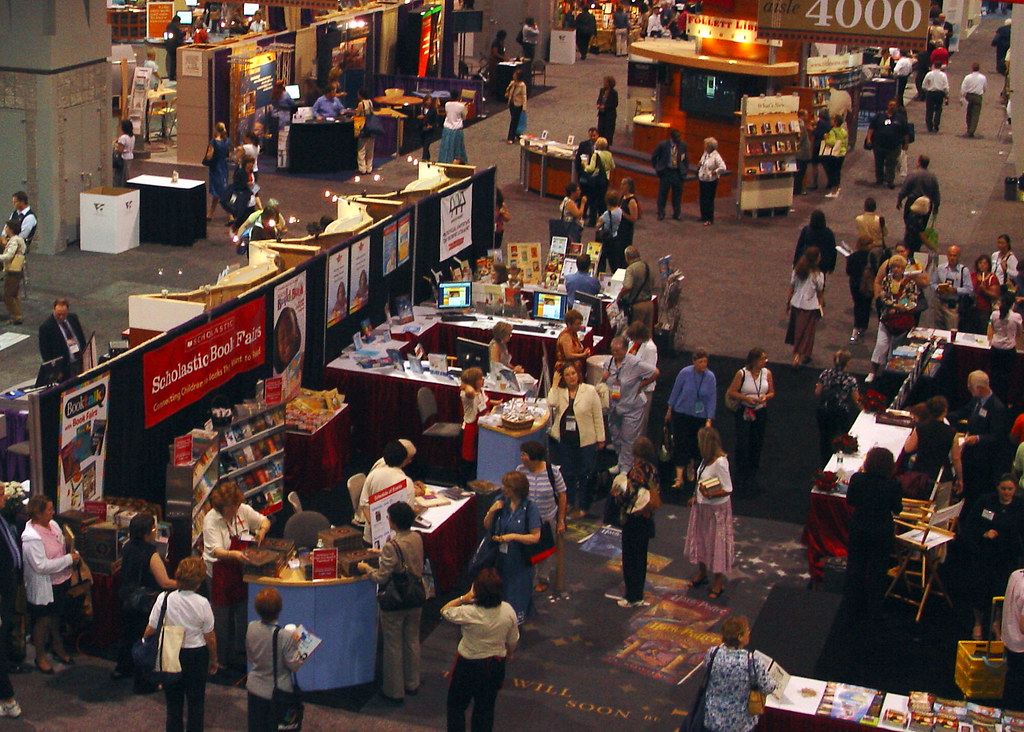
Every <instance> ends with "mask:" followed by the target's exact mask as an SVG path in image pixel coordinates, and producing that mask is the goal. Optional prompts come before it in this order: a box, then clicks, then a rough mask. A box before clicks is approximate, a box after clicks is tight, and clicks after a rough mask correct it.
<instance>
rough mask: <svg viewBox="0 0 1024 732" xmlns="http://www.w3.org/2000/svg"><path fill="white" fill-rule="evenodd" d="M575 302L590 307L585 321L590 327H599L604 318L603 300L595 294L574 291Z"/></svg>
mask: <svg viewBox="0 0 1024 732" xmlns="http://www.w3.org/2000/svg"><path fill="white" fill-rule="evenodd" d="M576 302H578V303H581V304H583V305H587V306H589V307H590V319H589V321H588V322H587V323H586V324H587V325H589V326H590V327H591V328H600V327H601V322H602V321H603V320H604V316H603V314H604V300H602V299H601V298H599V297H598V296H597V295H588V294H587V293H585V292H577V293H576Z"/></svg>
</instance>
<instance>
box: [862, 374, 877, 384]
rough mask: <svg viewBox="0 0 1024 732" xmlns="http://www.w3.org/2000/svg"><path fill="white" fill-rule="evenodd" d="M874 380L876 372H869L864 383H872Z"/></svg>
mask: <svg viewBox="0 0 1024 732" xmlns="http://www.w3.org/2000/svg"><path fill="white" fill-rule="evenodd" d="M874 380H875V375H874V374H868V375H867V376H865V377H864V383H865V384H870V383H871V382H872V381H874Z"/></svg>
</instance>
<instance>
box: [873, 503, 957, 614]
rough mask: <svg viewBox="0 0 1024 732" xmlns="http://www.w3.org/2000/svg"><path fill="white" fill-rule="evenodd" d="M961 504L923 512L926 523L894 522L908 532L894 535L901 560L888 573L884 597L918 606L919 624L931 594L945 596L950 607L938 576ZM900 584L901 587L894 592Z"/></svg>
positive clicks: (949, 601)
mask: <svg viewBox="0 0 1024 732" xmlns="http://www.w3.org/2000/svg"><path fill="white" fill-rule="evenodd" d="M963 507H964V502H963V501H960V502H959V503H957V504H955V505H952V506H947V507H946V508H943V509H937V510H926V511H925V514H924V515H927V519H925V520H920V519H919V520H916V521H913V522H910V521H904V520H903V519H901V518H900V519H896V521H895V523H896V524H897V525H898V526H902V527H904V528H906V529H909V530H908V531H904V532H903V533H899V534H896V542H897V545H898V549H899V551H900V560H899V564H897V565H896V566H895V567H894V568H893V569H891V570H889V573H890V574H891V575H892V582H891V583H890V584H889V589H888V590H886V592H885V596H886V597H895V598H897V599H900V600H903V601H904V602H908V603H910V604H911V605H914V606H915V607H917V614H916V615H915V617H914V621H915V622H920V621H921V613H923V612H924V604H925V602H927V601H928V596H929V595H932V594H936V595H939V596H940V597H944V598H945V599H946V602H947V603H948V604H949V606H950V607H953V601H952V600H951V599H950V597H949V594H948V593H947V592H946V587H945V585H944V584H943V583H942V578H941V577H940V576H939V567H940V566H941V565H942V563H943V562H944V561H945V560H946V545H947V544H948V543H949V542H951V541H952V540H953V539H954V538H956V522H957V519H958V518H959V517H960V512H961V511H962V510H963ZM901 581H902V583H903V588H902V590H901V592H902V594H900V592H897V591H896V586H897V585H898V584H900V582H901Z"/></svg>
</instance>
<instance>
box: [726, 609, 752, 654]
mask: <svg viewBox="0 0 1024 732" xmlns="http://www.w3.org/2000/svg"><path fill="white" fill-rule="evenodd" d="M749 632H750V621H749V620H747V616H746V615H733V616H732V617H729V618H726V619H725V622H724V623H722V642H723V643H725V645H727V646H728V647H729V648H739V647H740V636H741V635H743V634H744V633H749Z"/></svg>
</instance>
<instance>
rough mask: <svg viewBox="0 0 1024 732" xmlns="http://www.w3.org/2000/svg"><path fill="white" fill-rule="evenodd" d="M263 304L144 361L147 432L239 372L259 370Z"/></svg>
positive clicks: (221, 320) (219, 320)
mask: <svg viewBox="0 0 1024 732" xmlns="http://www.w3.org/2000/svg"><path fill="white" fill-rule="evenodd" d="M265 327H266V305H265V300H264V299H263V298H258V299H256V300H252V301H250V302H247V303H245V304H244V305H241V306H239V307H237V308H235V309H234V310H232V311H231V312H229V313H227V314H225V315H222V316H220V317H219V318H216V319H214V320H212V321H210V322H209V323H208V324H207V325H205V326H203V327H201V328H197V329H196V330H194V331H191V332H189V333H186V334H184V335H181V336H178V337H177V338H175V339H174V340H172V341H170V342H169V343H166V344H164V345H163V346H161V347H159V348H156V349H154V350H152V351H150V352H148V353H146V354H145V355H144V356H143V361H142V374H143V402H144V406H145V411H146V420H145V423H146V428H147V429H148V428H150V427H152V426H153V425H155V424H159V423H160V422H161V421H162V420H164V419H167V418H168V417H170V416H171V415H172V414H175V413H176V412H177V411H178V410H180V409H183V408H184V407H187V406H188V405H190V404H192V403H194V402H196V401H198V400H199V399H201V398H202V397H203V396H205V395H206V394H208V393H210V392H211V391H213V390H214V389H216V388H217V387H219V386H221V385H223V384H224V383H226V382H227V381H229V380H230V379H231V377H232V376H234V375H235V374H238V373H242V372H245V371H249V370H250V369H254V368H257V367H258V366H262V365H263V363H264V358H265V349H266V344H265V340H266V337H265V333H264V328H265Z"/></svg>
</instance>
